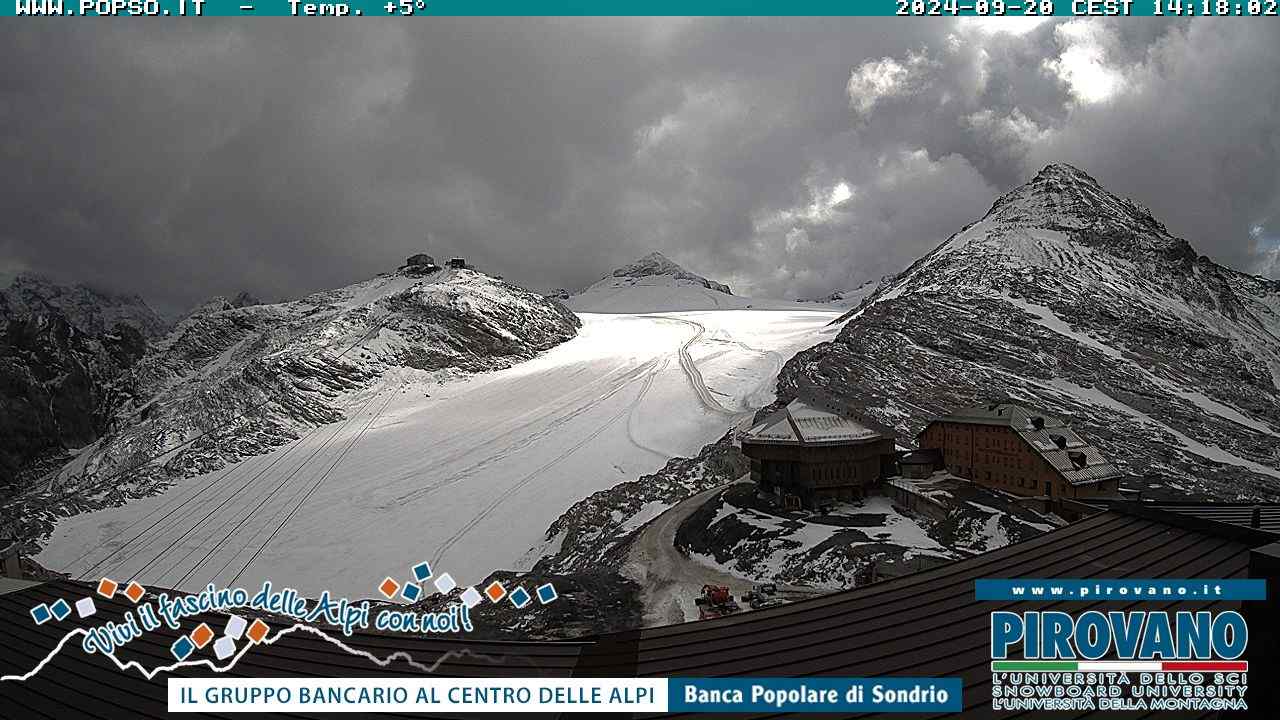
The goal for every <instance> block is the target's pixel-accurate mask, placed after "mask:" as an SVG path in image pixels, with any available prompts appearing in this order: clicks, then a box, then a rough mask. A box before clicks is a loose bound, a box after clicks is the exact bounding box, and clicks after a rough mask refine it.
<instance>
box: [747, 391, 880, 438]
mask: <svg viewBox="0 0 1280 720" xmlns="http://www.w3.org/2000/svg"><path fill="white" fill-rule="evenodd" d="M885 437H886V436H885V435H884V434H882V433H881V432H880V431H879V430H877V429H875V428H873V427H870V426H869V425H867V424H866V423H862V422H859V421H858V420H855V419H854V418H851V417H848V416H846V415H842V414H840V413H837V412H834V411H831V410H827V409H823V408H819V407H814V406H812V405H810V404H808V403H806V402H804V401H803V400H792V401H791V402H790V403H789V404H787V406H786V407H784V408H782V409H780V410H776V411H774V412H773V413H772V414H770V415H769V416H768V417H766V418H765V419H764V420H761V421H760V422H759V423H757V424H756V425H754V426H752V427H751V429H750V430H747V432H746V433H744V434H743V436H742V441H743V442H747V443H757V444H762V445H808V446H814V445H844V444H847V443H864V442H871V441H873V440H882V439H884V438H885Z"/></svg>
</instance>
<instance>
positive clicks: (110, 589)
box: [98, 578, 120, 600]
mask: <svg viewBox="0 0 1280 720" xmlns="http://www.w3.org/2000/svg"><path fill="white" fill-rule="evenodd" d="M119 587H120V585H119V583H117V582H116V581H115V580H112V579H111V578H102V579H101V580H99V581H98V594H99V595H101V596H102V597H104V598H106V599H108V600H110V599H111V598H113V597H115V594H116V589H117V588H119Z"/></svg>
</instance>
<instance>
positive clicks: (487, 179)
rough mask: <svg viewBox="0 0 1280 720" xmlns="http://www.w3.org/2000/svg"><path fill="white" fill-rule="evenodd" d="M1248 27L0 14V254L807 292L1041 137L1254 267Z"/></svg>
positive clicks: (1273, 104)
mask: <svg viewBox="0 0 1280 720" xmlns="http://www.w3.org/2000/svg"><path fill="white" fill-rule="evenodd" d="M1273 26H1274V23H1270V24H1268V23H1265V22H1264V23H1257V22H1247V21H1246V22H1241V23H1231V22H1222V23H1204V22H1202V23H1177V24H1175V23H1161V22H1141V21H1127V22H1119V23H1110V24H1100V23H1079V22H1061V21H1057V22H1049V23H1044V24H1040V25H1035V26H1032V25H1025V24H997V25H994V26H992V25H990V24H988V23H977V22H959V23H957V22H950V21H939V22H917V23H901V22H880V21H870V20H867V19H845V20H798V19H797V20H758V19H757V20H744V19H723V20H686V19H652V20H634V19H632V20H625V21H612V20H518V21H517V20H500V19H492V20H463V19H457V20H453V19H433V20H432V21H431V22H430V23H426V22H424V23H420V24H409V25H405V24H392V23H378V22H371V21H365V22H361V23H352V24H347V23H344V24H341V26H338V25H328V26H322V25H314V24H309V25H307V26H306V27H305V28H304V27H300V26H297V25H293V24H287V22H277V21H253V22H239V23H236V22H223V23H219V22H204V23H200V24H190V25H186V26H180V25H177V24H176V23H175V24H170V25H169V26H167V27H166V28H165V31H163V32H157V31H156V30H155V29H154V28H146V29H142V28H139V27H137V26H126V25H121V24H107V25H95V26H94V27H93V28H88V27H85V26H81V25H76V24H71V25H67V26H59V25H53V24H23V25H16V24H14V25H10V26H7V27H6V28H5V29H4V31H3V32H2V33H0V35H2V37H0V62H3V63H4V67H5V68H6V72H5V73H3V74H0V123H3V125H2V127H3V130H0V158H3V167H4V169H5V173H4V174H5V178H6V185H7V186H8V187H7V189H6V191H5V192H4V193H2V194H0V212H3V213H4V217H5V218H6V222H5V224H4V225H3V226H0V272H13V271H16V270H23V269H30V270H35V271H40V272H45V273H47V274H50V275H53V276H54V277H57V278H60V279H64V280H77V281H86V282H90V283H93V284H96V285H100V286H104V287H108V288H113V289H118V290H133V291H138V292H142V293H143V294H144V295H145V296H147V297H148V298H149V299H151V300H152V301H153V302H155V303H156V304H157V305H160V306H162V307H164V308H166V309H170V310H178V309H181V308H184V307H187V306H189V305H191V304H193V303H195V302H198V301H200V300H202V299H204V298H205V297H207V296H210V295H213V294H226V293H233V292H236V291H238V290H241V289H247V290H249V291H251V292H253V293H254V294H257V295H259V296H262V297H264V298H268V299H275V298H280V297H292V296H297V295H299V294H302V293H305V292H308V291H311V290H316V289H321V288H326V287H332V286H335V285H339V284H343V283H346V282H351V281H354V280H357V279H361V278H363V277H367V276H369V275H372V274H373V273H376V272H379V271H384V270H387V269H389V268H391V267H394V265H396V264H397V263H398V262H399V261H400V260H401V259H402V258H403V257H404V256H406V255H408V254H409V253H411V252H414V251H417V250H419V249H421V248H424V247H425V248H426V249H428V250H430V251H433V252H436V253H437V254H440V255H444V254H450V253H458V254H466V255H467V256H468V257H469V258H472V259H474V261H475V262H477V263H478V264H480V265H481V266H482V267H485V268H486V269H489V270H492V271H493V272H498V273H503V274H505V275H507V276H508V277H511V278H513V279H516V280H518V281H521V282H524V283H525V284H528V285H531V286H534V287H539V288H548V289H549V288H552V287H559V286H563V287H569V288H577V287H581V286H583V285H585V284H587V283H589V282H591V281H593V280H595V279H596V278H597V277H599V276H600V275H602V274H604V273H606V272H607V271H608V270H609V269H610V268H611V267H613V266H616V265H618V264H620V263H623V262H626V261H627V260H629V259H631V258H633V257H635V256H638V255H641V254H644V253H646V252H648V251H650V250H653V249H660V250H663V251H664V252H667V253H668V254H669V255H671V256H672V257H673V258H674V259H676V260H678V261H681V262H683V263H685V264H687V265H688V266H689V267H690V268H691V269H694V270H696V271H699V272H702V273H703V274H706V275H708V276H712V277H718V278H720V279H724V280H726V281H729V282H731V283H733V284H735V285H737V286H739V288H740V289H741V290H743V291H746V292H751V293H758V294H772V295H783V296H794V295H813V294H819V293H825V292H828V291H830V290H831V289H833V288H837V287H848V286H851V285H854V284H857V283H858V282H861V281H862V280H865V279H868V278H873V277H877V276H879V275H881V274H885V273H889V272H893V271H896V270H898V269H900V268H901V267H903V266H904V265H905V264H907V263H908V262H909V261H910V260H911V259H913V258H914V257H916V256H918V255H919V254H920V253H922V252H924V251H926V250H927V249H928V248H929V247H931V246H932V245H934V244H936V243H937V242H939V241H940V240H942V239H943V238H944V237H945V236H946V235H948V234H949V233H950V232H952V231H954V230H956V229H958V228H959V227H960V226H961V225H963V224H964V223H966V222H968V221H970V220H972V219H974V218H975V217H976V216H978V215H980V214H981V213H982V212H983V211H985V209H986V208H987V206H988V205H989V204H990V201H991V199H992V196H993V195H994V194H995V193H997V192H1000V191H1002V190H1004V189H1007V188H1008V187H1010V186H1012V185H1014V184H1017V183H1019V182H1022V181H1023V180H1025V179H1026V178H1027V177H1029V176H1030V175H1031V174H1032V173H1034V171H1035V170H1036V169H1037V168H1038V166H1040V165H1043V164H1045V163H1047V162H1053V161H1066V162H1071V163H1074V164H1077V165H1080V166H1081V167H1083V168H1085V169H1086V170H1088V171H1089V172H1091V173H1092V174H1094V175H1095V176H1096V177H1098V178H1099V179H1100V180H1102V181H1103V182H1104V183H1106V184H1108V185H1109V186H1110V187H1112V189H1114V190H1115V191H1117V192H1120V193H1123V194H1126V195H1129V196H1132V197H1134V198H1135V199H1138V200H1140V201H1142V202H1144V203H1145V204H1147V205H1149V206H1150V207H1152V209H1153V210H1154V211H1155V212H1156V214H1157V215H1158V216H1160V217H1162V218H1163V219H1165V220H1166V222H1167V224H1168V225H1169V226H1170V228H1171V229H1172V230H1174V231H1175V232H1178V233H1180V234H1183V235H1186V236H1187V237H1188V238H1189V239H1191V240H1192V242H1193V243H1194V244H1196V245H1197V246H1198V247H1199V248H1200V249H1201V250H1202V251H1203V252H1206V253H1209V254H1211V255H1213V256H1214V257H1216V258H1218V259H1220V260H1222V261H1224V262H1228V263H1230V264H1233V265H1235V266H1237V267H1241V268H1244V269H1255V268H1256V269H1258V270H1259V271H1262V270H1263V269H1264V268H1268V267H1270V268H1274V264H1272V265H1269V266H1268V265H1267V264H1266V263H1267V262H1268V261H1269V259H1270V258H1274V254H1273V253H1269V251H1270V250H1271V249H1272V247H1273V243H1274V240H1273V238H1275V237H1276V236H1277V235H1280V229H1277V226H1280V190H1278V185H1280V183H1278V176H1277V170H1276V168H1277V161H1278V160H1280V139H1278V135H1277V132H1278V130H1277V128H1278V127H1280V124H1277V123H1276V122H1275V120H1274V118H1275V117H1277V113H1280V79H1278V77H1280V73H1277V72H1276V70H1277V69H1280V42H1278V41H1280V33H1277V31H1276V29H1275V28H1274V27H1273ZM1272 262H1273V261H1272Z"/></svg>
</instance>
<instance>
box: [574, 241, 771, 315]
mask: <svg viewBox="0 0 1280 720" xmlns="http://www.w3.org/2000/svg"><path fill="white" fill-rule="evenodd" d="M567 303H568V305H569V307H571V308H573V309H574V310H577V311H580V312H605V313H618V312H622V313H632V312H665V311H677V310H712V309H716V308H728V307H747V306H749V304H750V302H749V301H747V300H745V299H742V298H736V297H733V293H732V292H731V291H730V290H729V286H728V285H725V284H724V283H719V282H716V281H715V280H708V279H706V278H704V277H702V276H701V275H698V274H696V273H692V272H689V271H688V270H685V269H684V268H683V267H681V266H680V265H678V264H676V263H675V262H673V261H672V260H671V259H670V258H668V257H667V256H665V255H663V254H662V253H660V252H651V253H649V254H648V255H645V256H644V257H642V258H640V259H639V260H636V261H635V262H632V263H629V264H627V265H624V266H622V267H620V268H618V269H617V270H614V271H613V272H612V273H610V274H609V275H606V276H605V277H604V278H602V279H601V280H600V281H599V282H597V283H595V284H594V285H592V286H591V287H588V288H587V289H586V290H583V291H582V292H580V293H577V294H575V295H571V296H570V297H569V299H568V301H567Z"/></svg>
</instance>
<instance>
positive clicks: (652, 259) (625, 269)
mask: <svg viewBox="0 0 1280 720" xmlns="http://www.w3.org/2000/svg"><path fill="white" fill-rule="evenodd" d="M611 276H612V277H616V278H647V277H669V278H675V279H677V280H688V281H690V282H695V283H698V284H699V285H702V286H703V287H705V288H709V289H711V290H717V291H719V292H722V293H725V294H726V295H732V294H733V293H731V292H729V286H728V285H725V284H723V283H718V282H715V281H714V280H708V279H706V278H704V277H702V276H701V275H698V274H695V273H691V272H689V271H688V270H685V269H684V268H683V267H680V266H679V265H677V264H676V263H675V262H672V261H671V259H670V258H668V257H667V256H666V255H663V254H662V253H660V252H656V251H655V252H651V253H649V254H648V255H645V256H644V257H642V258H640V259H639V260H636V261H635V262H633V263H630V264H628V265H624V266H622V267H620V268H618V269H617V270H614V271H613V273H612V274H611Z"/></svg>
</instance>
